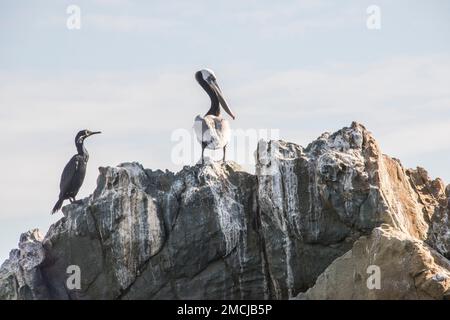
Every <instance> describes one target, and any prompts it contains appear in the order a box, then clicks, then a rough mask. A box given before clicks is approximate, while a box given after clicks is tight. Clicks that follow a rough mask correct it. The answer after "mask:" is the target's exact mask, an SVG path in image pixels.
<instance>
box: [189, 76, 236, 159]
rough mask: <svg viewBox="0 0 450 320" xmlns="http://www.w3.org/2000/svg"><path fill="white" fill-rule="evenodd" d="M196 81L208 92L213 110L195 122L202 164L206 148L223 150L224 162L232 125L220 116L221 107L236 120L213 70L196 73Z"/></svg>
mask: <svg viewBox="0 0 450 320" xmlns="http://www.w3.org/2000/svg"><path fill="white" fill-rule="evenodd" d="M195 79H196V80H197V82H198V83H199V84H200V85H201V86H202V88H203V89H204V90H205V91H206V93H207V94H208V95H209V97H210V99H211V108H209V111H208V112H207V113H206V114H205V116H204V117H202V116H200V115H198V116H197V117H196V118H195V121H194V131H195V135H196V136H197V140H198V142H200V143H201V145H202V164H204V159H203V154H204V152H205V148H208V149H211V150H217V149H222V148H223V161H225V153H226V147H227V144H228V142H229V141H230V124H229V123H228V120H225V119H223V118H222V116H221V115H220V106H222V108H223V109H224V110H225V111H226V112H227V113H228V114H229V115H230V116H231V118H233V120H234V118H235V116H234V114H233V112H231V110H230V108H229V107H228V104H227V103H226V101H225V98H224V97H223V94H222V90H220V87H219V85H218V84H217V81H216V76H215V74H214V72H213V71H212V70H209V69H203V70H200V71H197V72H196V73H195Z"/></svg>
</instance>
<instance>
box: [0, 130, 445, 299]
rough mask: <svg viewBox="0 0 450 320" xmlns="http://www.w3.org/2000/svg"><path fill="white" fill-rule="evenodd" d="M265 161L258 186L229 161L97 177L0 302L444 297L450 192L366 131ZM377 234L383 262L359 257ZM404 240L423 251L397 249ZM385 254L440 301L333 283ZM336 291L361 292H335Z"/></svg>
mask: <svg viewBox="0 0 450 320" xmlns="http://www.w3.org/2000/svg"><path fill="white" fill-rule="evenodd" d="M256 157H257V167H256V174H255V175H252V174H249V173H246V172H244V171H243V170H242V169H241V168H240V167H239V165H237V164H235V163H233V162H227V163H222V162H217V163H211V164H207V165H205V166H203V167H202V166H200V165H198V166H194V167H185V168H184V169H183V170H181V171H180V172H178V173H176V174H174V173H171V172H168V171H166V172H162V171H160V170H157V171H152V170H148V169H144V168H143V167H142V166H141V165H139V164H137V163H127V164H122V165H120V166H118V167H114V168H112V167H107V168H100V175H99V177H98V181H97V188H96V190H95V191H94V193H93V194H92V195H91V196H90V197H88V198H86V199H83V200H81V201H78V202H76V203H73V204H70V205H67V206H66V207H64V208H63V213H64V217H63V218H62V219H61V220H59V221H58V222H57V223H55V224H54V225H52V226H51V227H50V230H49V231H48V233H47V235H46V236H45V237H44V238H42V237H40V236H38V233H37V231H33V232H30V233H28V234H24V235H22V237H21V241H20V243H19V249H16V250H13V251H12V252H11V256H10V259H8V260H7V261H6V262H5V263H4V264H3V265H2V267H1V268H0V299H255V298H256V299H286V298H293V297H296V296H297V295H298V294H299V293H301V292H305V293H301V294H300V296H299V297H300V298H304V299H313V298H327V299H333V298H340V297H344V298H363V299H371V298H380V297H387V298H394V297H396V298H397V297H403V298H429V297H432V298H436V299H439V298H442V297H444V296H446V295H447V291H446V290H447V289H448V288H447V282H446V281H447V280H445V279H446V278H445V277H446V276H447V272H448V265H447V263H448V260H447V258H448V254H449V252H450V240H449V239H450V237H449V234H450V232H449V221H448V211H449V191H448V190H449V187H447V190H446V189H445V188H444V184H443V183H442V181H441V180H439V179H437V180H434V181H431V180H430V179H429V178H428V175H427V174H426V171H424V170H423V169H420V168H418V169H417V170H405V169H404V168H403V167H402V166H401V164H400V162H399V161H398V160H396V159H392V158H389V157H388V156H385V155H383V154H382V153H381V151H380V149H379V147H378V145H377V143H376V141H375V140H374V138H373V137H372V135H371V134H370V133H369V132H368V131H367V130H366V129H365V128H364V127H363V126H362V125H359V124H357V123H353V124H352V125H351V127H348V128H344V129H342V130H339V131H338V132H336V133H334V134H328V133H325V134H323V135H322V136H321V137H319V138H318V139H317V140H316V141H314V142H312V143H311V144H310V145H308V146H307V147H306V148H303V147H301V146H298V145H295V144H293V143H287V142H284V141H268V142H264V141H261V142H260V143H259V145H258V149H257V152H256ZM381 225H383V226H385V227H383V230H389V232H388V233H383V234H386V238H388V240H389V241H388V240H386V241H378V242H376V243H377V246H378V247H376V248H377V250H375V249H374V250H372V251H371V250H368V251H367V250H366V251H361V250H358V249H355V248H361V247H364V246H363V245H362V244H364V245H366V243H373V241H374V240H373V239H372V237H373V232H376V230H378V229H379V227H380V226H381ZM367 239H368V240H367ZM383 239H384V238H383ZM405 239H407V241H411V243H414V245H405V246H402V244H403V243H405V241H406V240H405ZM368 241H369V242H368ZM370 241H372V242H370ZM392 243H395V244H398V243H400V245H398V246H397V247H398V248H400V249H398V250H400V251H401V250H404V251H405V252H403V254H402V255H398V256H396V255H394V254H390V253H389V252H390V251H389V250H390V249H389V248H387V247H385V246H392ZM366 247H367V245H366ZM417 248H420V250H422V251H420V250H419V249H417ZM418 251H420V252H422V253H423V254H422V253H421V254H417V255H414V254H415V252H418ZM380 252H382V253H384V257H385V259H384V260H377V261H379V263H380V265H381V266H380V267H382V268H388V265H389V263H400V262H399V261H400V260H399V259H403V260H401V261H406V262H405V263H407V264H409V265H408V266H406V267H405V268H409V269H410V270H413V271H414V272H416V271H417V268H420V267H423V266H425V267H427V268H430V269H432V271H429V272H425V273H423V274H424V275H426V277H425V278H424V279H423V281H422V282H423V283H424V284H427V286H428V287H429V288H434V289H426V288H425V287H423V288H422V287H420V288H421V289H420V290H419V291H420V293H418V291H417V290H418V289H417V288H415V289H414V288H412V287H411V286H403V287H401V286H399V287H398V288H399V289H398V290H399V292H397V293H395V294H392V295H388V296H386V295H384V296H383V295H382V294H378V295H377V294H374V293H372V292H370V291H367V290H368V289H367V288H365V287H364V286H361V285H359V286H358V283H356V282H355V281H356V280H355V279H350V280H349V279H348V277H347V278H345V277H344V278H342V277H339V276H338V274H337V272H335V271H333V270H341V269H342V268H341V269H340V268H339V267H334V266H336V265H337V266H342V265H345V266H347V265H346V264H342V263H341V262H339V261H342V260H344V261H350V260H351V263H352V264H351V266H352V268H354V269H352V270H357V271H358V274H361V277H362V274H363V271H364V268H365V267H367V266H368V265H370V263H371V262H373V261H372V260H373V259H374V257H373V255H375V254H379V253H380ZM349 255H350V256H351V257H353V258H352V259H350V260H348V257H349ZM408 255H409V256H411V255H414V257H416V258H414V259H409V260H408V259H406V260H405V259H404V257H405V256H408ZM445 256H446V257H447V258H445ZM429 257H432V258H433V259H434V261H437V262H433V263H431V262H430V261H428V260H427V259H429ZM389 259H392V261H390V260H389ZM421 259H423V261H422V262H420V261H421ZM73 265H75V266H78V267H79V268H80V270H81V278H80V279H81V288H80V289H71V288H70V287H68V286H67V283H66V281H67V279H68V277H69V274H68V273H67V270H68V269H67V268H68V267H70V266H73ZM330 270H331V271H330ZM392 270H398V271H392V272H384V273H383V274H384V275H385V276H386V278H384V279H383V281H384V282H383V283H389V281H391V280H392V279H391V278H392V277H394V276H395V275H396V272H400V268H398V269H392ZM355 272H356V271H355ZM344 275H345V273H344ZM414 277H416V276H414ZM442 277H444V278H445V279H444V280H445V281H444V280H442V279H441V278H442ZM358 279H359V278H358ZM430 279H431V280H430ZM433 279H434V280H433ZM410 280H411V279H410V278H405V279H404V281H406V282H408V281H409V282H408V283H411V281H410ZM358 281H359V280H358ZM361 281H362V280H361ZM361 281H360V282H361ZM406 282H405V283H406ZM422 282H421V283H422ZM340 283H342V284H343V285H344V284H345V288H348V290H350V291H351V290H353V291H351V292H350V291H348V290H347V291H348V292H347V294H346V295H345V294H340V293H337V291H336V288H337V287H338V286H339V284H340ZM361 283H362V282H361ZM428 287H427V288H428ZM413 290H416V291H414V292H413ZM400 291H401V292H400Z"/></svg>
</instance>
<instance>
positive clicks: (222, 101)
mask: <svg viewBox="0 0 450 320" xmlns="http://www.w3.org/2000/svg"><path fill="white" fill-rule="evenodd" d="M209 84H210V86H211V88H212V89H213V90H214V91H215V92H216V94H217V97H218V98H219V102H220V104H221V105H222V108H223V109H224V110H225V111H226V112H227V113H228V114H229V115H230V117H232V118H233V120H234V119H235V118H236V117H235V116H234V114H233V112H232V111H231V110H230V107H228V104H227V102H226V101H225V98H224V97H223V94H222V90H220V87H219V85H218V84H217V82H216V80H213V79H211V80H210V81H209Z"/></svg>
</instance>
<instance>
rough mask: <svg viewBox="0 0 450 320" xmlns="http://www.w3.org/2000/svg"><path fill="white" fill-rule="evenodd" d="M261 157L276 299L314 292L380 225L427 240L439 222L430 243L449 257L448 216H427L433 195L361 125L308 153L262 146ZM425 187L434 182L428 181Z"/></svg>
mask: <svg viewBox="0 0 450 320" xmlns="http://www.w3.org/2000/svg"><path fill="white" fill-rule="evenodd" d="M257 157H258V159H259V161H258V166H257V174H258V182H259V184H258V198H259V204H260V208H261V212H262V213H261V217H262V226H263V228H262V229H263V238H264V239H266V240H267V239H268V240H269V241H266V242H265V243H266V254H267V260H268V266H269V275H270V276H271V277H270V278H271V279H270V280H271V281H270V283H271V284H272V286H273V288H274V293H275V297H277V298H289V297H293V296H294V295H295V294H296V293H298V292H299V291H305V290H306V289H307V288H309V287H311V286H312V285H313V284H314V282H315V280H316V279H317V277H318V275H319V274H321V273H322V272H323V271H324V270H325V268H326V267H327V266H328V265H330V263H331V262H332V261H333V260H335V259H336V258H337V257H339V256H342V255H343V254H344V253H345V252H347V251H348V250H349V249H350V248H351V247H352V245H353V243H354V241H355V240H357V239H358V238H359V237H360V236H362V235H366V234H369V233H370V231H371V230H372V229H373V228H374V227H376V226H379V225H380V224H381V223H387V224H389V225H392V226H394V227H395V228H396V229H398V230H400V231H402V232H404V233H405V234H406V235H409V236H411V237H415V238H417V239H419V240H425V239H427V237H428V234H429V229H430V225H429V224H428V223H427V221H429V219H431V217H432V216H434V217H438V218H434V219H435V220H436V219H438V220H439V221H438V222H437V223H435V226H434V227H433V226H431V228H434V229H435V230H436V233H437V235H436V240H431V242H430V243H433V244H439V245H436V248H437V249H438V250H439V251H440V252H441V253H442V254H445V253H446V252H447V251H446V250H447V249H446V248H448V237H447V238H446V236H445V234H446V232H448V230H449V229H448V221H447V220H445V219H447V218H446V217H447V216H448V215H447V213H445V214H444V213H443V216H444V217H445V218H443V217H441V216H440V215H439V214H433V213H432V211H434V210H437V211H438V212H439V213H441V212H444V210H441V209H439V207H437V206H436V205H437V202H436V201H435V202H433V203H429V207H430V208H429V211H430V215H429V216H427V215H426V211H425V210H426V206H425V205H424V203H423V201H421V200H420V197H421V196H422V195H423V194H424V193H426V194H430V196H432V193H430V192H428V190H424V189H422V191H419V190H418V189H417V188H414V187H413V186H414V184H413V183H412V179H411V178H410V177H409V176H408V174H407V172H405V170H404V169H403V167H402V166H401V164H400V163H399V162H398V160H395V159H391V158H389V157H387V156H386V155H383V154H382V153H381V151H380V149H379V147H378V145H377V143H376V141H375V140H374V138H373V137H372V136H371V134H370V133H369V132H368V131H367V130H366V129H365V128H364V127H363V126H361V125H359V124H356V123H353V124H352V126H351V127H349V128H344V129H342V130H340V131H338V132H336V133H334V134H332V135H330V134H328V133H325V134H323V135H322V136H321V137H319V139H317V140H316V141H314V142H313V143H311V144H310V145H309V146H307V147H306V148H302V147H300V146H298V145H295V144H292V143H286V142H283V141H271V142H269V143H266V142H261V143H260V145H259V146H258V151H257ZM409 172H413V171H409ZM426 183H430V184H433V185H435V184H436V183H435V182H433V183H432V182H429V179H428V178H427V177H426V178H424V179H423V182H422V184H426ZM437 189H438V190H441V189H442V188H441V187H437ZM433 190H434V189H433ZM434 192H435V193H436V192H440V193H439V195H440V196H442V192H441V191H434ZM433 199H434V198H433ZM441 202H444V201H441ZM445 212H446V211H445ZM276 238H277V239H280V241H275V239H276ZM437 239H439V240H437ZM444 243H445V244H444ZM281 270H282V271H284V272H282V271H281Z"/></svg>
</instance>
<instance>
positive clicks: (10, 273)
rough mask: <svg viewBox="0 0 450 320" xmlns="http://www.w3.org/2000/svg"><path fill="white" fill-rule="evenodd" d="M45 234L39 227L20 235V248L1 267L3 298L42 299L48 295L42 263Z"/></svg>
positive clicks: (0, 292) (0, 290) (1, 292)
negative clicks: (41, 267) (43, 234)
mask: <svg viewBox="0 0 450 320" xmlns="http://www.w3.org/2000/svg"><path fill="white" fill-rule="evenodd" d="M42 239H43V236H42V234H41V233H40V232H39V230H38V229H34V230H31V231H28V232H26V233H23V234H22V235H21V236H20V242H19V249H14V250H12V251H11V252H10V254H9V259H8V260H6V261H5V263H4V264H3V265H2V267H1V268H0V281H1V282H0V298H1V299H8V300H12V299H20V300H25V299H42V298H44V299H45V298H46V297H47V296H48V291H47V287H46V285H45V281H44V279H43V277H42V273H41V270H40V268H39V267H40V265H41V264H42V262H43V261H44V258H45V251H44V248H43V246H42Z"/></svg>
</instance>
